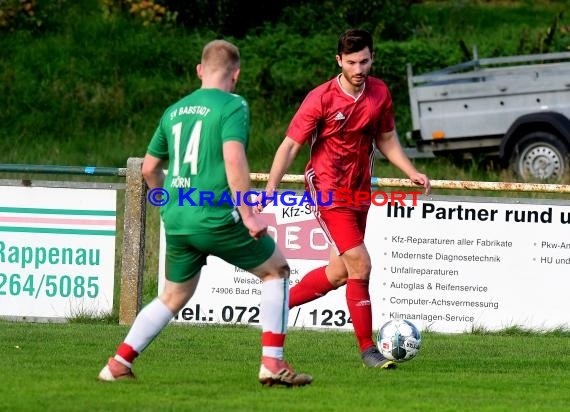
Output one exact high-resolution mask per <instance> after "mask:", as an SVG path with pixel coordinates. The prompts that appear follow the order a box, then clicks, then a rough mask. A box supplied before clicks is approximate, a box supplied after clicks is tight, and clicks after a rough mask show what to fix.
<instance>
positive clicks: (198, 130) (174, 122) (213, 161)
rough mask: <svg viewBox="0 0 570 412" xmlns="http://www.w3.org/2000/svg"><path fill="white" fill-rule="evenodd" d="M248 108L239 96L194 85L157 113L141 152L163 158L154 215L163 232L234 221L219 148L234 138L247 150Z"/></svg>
mask: <svg viewBox="0 0 570 412" xmlns="http://www.w3.org/2000/svg"><path fill="white" fill-rule="evenodd" d="M248 137H249V108H248V105H247V102H246V101H245V99H244V98H243V97H241V96H238V95H236V94H231V93H227V92H224V91H222V90H219V89H198V90H196V91H194V92H193V93H191V94H189V95H188V96H186V97H184V98H183V99H181V100H180V101H178V102H177V103H175V104H173V105H172V106H170V107H169V108H168V109H167V110H166V111H165V112H164V114H163V115H162V118H161V119H160V124H159V125H158V127H157V129H156V132H155V133H154V136H153V137H152V140H151V142H150V144H149V146H148V150H147V153H149V154H150V155H152V156H155V157H158V158H161V159H168V160H169V164H168V173H167V175H166V179H165V181H164V189H166V190H167V191H168V193H169V195H170V198H169V200H168V203H166V205H164V206H162V207H161V211H160V214H161V216H162V219H163V221H164V228H165V231H166V233H168V234H171V235H186V234H192V233H199V232H205V231H211V230H212V229H214V228H216V227H219V226H221V225H226V224H229V223H232V222H236V221H238V220H239V214H238V212H237V210H236V208H235V207H234V206H233V205H232V204H231V192H230V188H229V186H228V180H227V176H226V169H225V164H224V157H223V151H222V146H223V143H224V142H227V141H230V140H236V141H239V142H242V143H243V144H244V147H245V148H247V143H248Z"/></svg>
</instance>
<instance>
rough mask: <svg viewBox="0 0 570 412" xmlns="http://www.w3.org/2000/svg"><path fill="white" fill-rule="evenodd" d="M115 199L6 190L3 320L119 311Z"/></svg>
mask: <svg viewBox="0 0 570 412" xmlns="http://www.w3.org/2000/svg"><path fill="white" fill-rule="evenodd" d="M115 235H116V191H115V190H102V189H101V190H100V189H72V188H46V187H12V186H2V187H0V317H10V318H26V319H31V318H38V319H48V320H49V319H62V320H65V319H68V318H70V317H74V316H81V315H100V314H105V313H109V312H111V311H112V308H113V288H114V276H115Z"/></svg>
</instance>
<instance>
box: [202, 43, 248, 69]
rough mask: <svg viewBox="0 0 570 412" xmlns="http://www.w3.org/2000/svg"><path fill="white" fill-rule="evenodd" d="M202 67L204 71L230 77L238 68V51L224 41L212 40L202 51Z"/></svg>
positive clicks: (235, 47)
mask: <svg viewBox="0 0 570 412" xmlns="http://www.w3.org/2000/svg"><path fill="white" fill-rule="evenodd" d="M202 66H204V69H205V70H208V71H212V72H217V71H220V72H222V73H223V74H224V75H225V76H230V75H231V74H232V73H233V71H234V70H236V69H239V67H240V55H239V49H238V48H237V46H235V45H234V44H232V43H230V42H228V41H226V40H212V41H211V42H209V43H208V44H206V45H205V46H204V49H203V50H202Z"/></svg>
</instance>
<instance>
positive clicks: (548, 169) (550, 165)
mask: <svg viewBox="0 0 570 412" xmlns="http://www.w3.org/2000/svg"><path fill="white" fill-rule="evenodd" d="M511 165H512V167H513V169H514V172H515V173H516V174H517V175H518V176H520V177H521V178H523V179H525V180H560V179H561V178H562V176H563V175H564V173H566V172H567V171H568V169H569V168H568V148H567V147H566V145H565V144H564V143H563V142H561V141H560V139H559V138H558V137H557V136H556V135H553V134H551V133H547V132H533V133H530V134H528V135H526V136H524V137H523V138H522V139H521V140H520V141H519V142H518V143H517V144H516V146H515V148H514V151H513V156H512V158H511Z"/></svg>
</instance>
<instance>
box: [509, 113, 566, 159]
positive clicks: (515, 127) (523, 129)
mask: <svg viewBox="0 0 570 412" xmlns="http://www.w3.org/2000/svg"><path fill="white" fill-rule="evenodd" d="M536 131H543V132H549V133H552V134H555V135H557V136H559V137H560V138H561V140H562V143H563V144H564V145H565V146H566V147H567V148H568V149H569V150H570V119H568V118H567V117H566V116H564V115H563V114H561V113H558V112H552V111H545V112H538V113H531V114H527V115H524V116H521V117H519V118H518V119H517V120H516V121H515V122H514V123H513V124H512V125H511V127H510V128H509V130H508V131H507V133H505V135H504V136H503V139H502V140H501V145H500V148H499V156H500V158H501V163H502V164H503V166H505V167H506V166H507V165H508V163H509V160H510V158H511V155H512V152H513V150H514V148H515V146H516V144H517V142H518V141H519V139H521V138H522V137H524V136H525V135H527V134H529V133H532V132H536Z"/></svg>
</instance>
